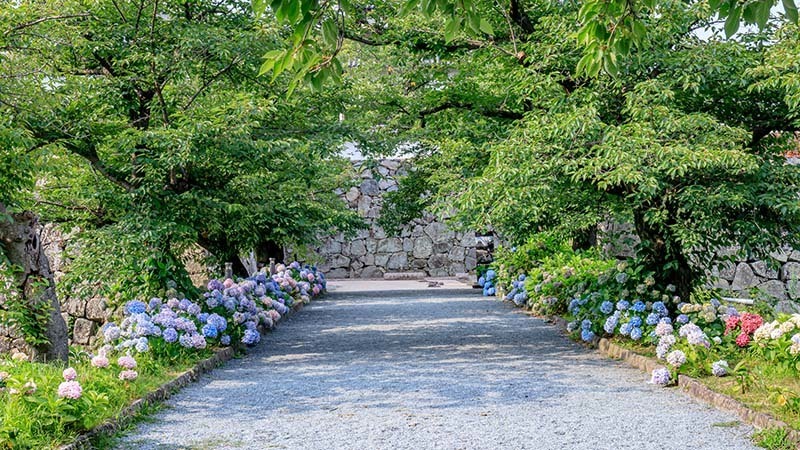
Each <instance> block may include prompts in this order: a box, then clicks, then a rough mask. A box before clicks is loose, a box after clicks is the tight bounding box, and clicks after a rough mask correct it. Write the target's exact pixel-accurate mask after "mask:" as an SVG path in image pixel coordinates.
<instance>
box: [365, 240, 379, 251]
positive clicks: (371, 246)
mask: <svg viewBox="0 0 800 450" xmlns="http://www.w3.org/2000/svg"><path fill="white" fill-rule="evenodd" d="M364 243H365V245H366V246H367V254H373V253H375V252H377V251H378V241H376V240H375V239H371V238H370V239H367V240H365V241H364Z"/></svg>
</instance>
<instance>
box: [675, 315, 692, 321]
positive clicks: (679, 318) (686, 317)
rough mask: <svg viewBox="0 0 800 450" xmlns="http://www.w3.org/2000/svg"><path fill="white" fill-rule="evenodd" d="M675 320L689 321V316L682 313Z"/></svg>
mask: <svg viewBox="0 0 800 450" xmlns="http://www.w3.org/2000/svg"><path fill="white" fill-rule="evenodd" d="M675 321H676V322H678V323H689V316H687V315H686V314H681V315H680V316H678V317H676V318H675Z"/></svg>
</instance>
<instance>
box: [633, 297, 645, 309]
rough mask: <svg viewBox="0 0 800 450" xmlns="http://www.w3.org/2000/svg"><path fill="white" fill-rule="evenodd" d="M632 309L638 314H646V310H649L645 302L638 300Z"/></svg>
mask: <svg viewBox="0 0 800 450" xmlns="http://www.w3.org/2000/svg"><path fill="white" fill-rule="evenodd" d="M632 309H633V310H634V311H636V312H644V310H645V309H647V305H645V303H644V302H643V301H641V300H637V301H636V302H635V303H634V304H633V306H632Z"/></svg>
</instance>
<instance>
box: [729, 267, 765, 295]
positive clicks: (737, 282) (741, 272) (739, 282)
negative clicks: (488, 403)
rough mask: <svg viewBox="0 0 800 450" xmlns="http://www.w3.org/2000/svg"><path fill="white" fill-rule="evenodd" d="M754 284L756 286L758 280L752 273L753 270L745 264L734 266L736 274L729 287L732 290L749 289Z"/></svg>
mask: <svg viewBox="0 0 800 450" xmlns="http://www.w3.org/2000/svg"><path fill="white" fill-rule="evenodd" d="M756 284H758V278H757V277H756V274H755V273H754V272H753V268H752V267H750V265H749V264H747V263H739V264H738V265H737V266H736V273H735V275H734V276H733V283H732V284H731V287H732V288H733V289H734V290H737V291H742V290H746V289H750V288H751V287H753V286H755V285H756Z"/></svg>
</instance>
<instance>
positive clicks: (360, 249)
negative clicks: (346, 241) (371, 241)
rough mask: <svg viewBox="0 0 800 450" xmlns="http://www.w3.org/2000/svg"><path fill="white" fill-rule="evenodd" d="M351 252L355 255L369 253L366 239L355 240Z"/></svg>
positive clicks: (351, 245)
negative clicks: (365, 242)
mask: <svg viewBox="0 0 800 450" xmlns="http://www.w3.org/2000/svg"><path fill="white" fill-rule="evenodd" d="M350 254H351V255H353V256H364V255H366V254H367V246H366V245H365V244H364V241H361V240H358V241H353V242H352V243H351V244H350Z"/></svg>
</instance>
